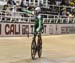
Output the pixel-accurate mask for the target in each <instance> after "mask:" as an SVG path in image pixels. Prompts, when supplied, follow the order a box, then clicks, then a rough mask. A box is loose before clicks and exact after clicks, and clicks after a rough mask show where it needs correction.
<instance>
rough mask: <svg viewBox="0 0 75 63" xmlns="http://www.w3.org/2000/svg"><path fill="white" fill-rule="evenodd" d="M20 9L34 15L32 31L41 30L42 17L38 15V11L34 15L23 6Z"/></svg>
mask: <svg viewBox="0 0 75 63" xmlns="http://www.w3.org/2000/svg"><path fill="white" fill-rule="evenodd" d="M22 11H23V12H25V13H27V14H32V15H34V16H35V25H34V32H42V29H43V18H42V16H41V15H40V13H38V14H37V15H35V14H34V12H33V11H30V10H27V9H25V8H23V9H22Z"/></svg>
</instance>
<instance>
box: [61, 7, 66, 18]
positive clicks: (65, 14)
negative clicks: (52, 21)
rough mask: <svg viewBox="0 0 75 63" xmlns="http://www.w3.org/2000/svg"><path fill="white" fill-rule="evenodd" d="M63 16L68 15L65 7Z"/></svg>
mask: <svg viewBox="0 0 75 63" xmlns="http://www.w3.org/2000/svg"><path fill="white" fill-rule="evenodd" d="M62 16H63V17H66V16H67V11H66V8H63V9H62Z"/></svg>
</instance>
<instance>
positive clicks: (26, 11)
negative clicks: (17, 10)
mask: <svg viewBox="0 0 75 63" xmlns="http://www.w3.org/2000/svg"><path fill="white" fill-rule="evenodd" d="M21 10H22V12H25V13H28V14H32V15H33V11H30V10H27V9H25V8H22V9H21Z"/></svg>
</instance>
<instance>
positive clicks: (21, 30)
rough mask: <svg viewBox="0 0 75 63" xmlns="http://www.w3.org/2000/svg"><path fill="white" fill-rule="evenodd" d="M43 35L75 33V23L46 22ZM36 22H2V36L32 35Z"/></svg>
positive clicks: (0, 33) (0, 25)
mask: <svg viewBox="0 0 75 63" xmlns="http://www.w3.org/2000/svg"><path fill="white" fill-rule="evenodd" d="M43 27H44V29H43V33H42V35H51V34H72V33H75V24H44V26H43ZM33 29H34V24H30V23H28V24H27V23H0V36H1V37H5V36H6V37H10V36H12V37H15V36H18V37H21V36H27V35H28V34H29V35H32V33H33Z"/></svg>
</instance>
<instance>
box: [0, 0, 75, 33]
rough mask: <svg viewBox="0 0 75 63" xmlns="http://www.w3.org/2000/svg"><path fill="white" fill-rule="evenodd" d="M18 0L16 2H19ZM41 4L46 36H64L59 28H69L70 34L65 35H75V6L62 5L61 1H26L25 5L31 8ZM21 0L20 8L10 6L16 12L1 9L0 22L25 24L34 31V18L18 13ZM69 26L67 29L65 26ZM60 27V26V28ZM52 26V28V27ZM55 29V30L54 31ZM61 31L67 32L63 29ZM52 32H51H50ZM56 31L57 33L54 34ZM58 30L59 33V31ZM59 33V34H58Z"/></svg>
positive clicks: (3, 0)
mask: <svg viewBox="0 0 75 63" xmlns="http://www.w3.org/2000/svg"><path fill="white" fill-rule="evenodd" d="M1 1H2V2H7V0H1ZM17 1H18V0H15V2H17ZM40 2H41V4H43V5H42V7H41V9H42V13H41V15H42V16H43V23H44V24H45V25H44V30H45V32H44V34H62V33H63V32H62V31H61V32H60V31H59V27H61V28H66V29H67V27H69V28H68V29H69V31H70V32H66V31H65V32H64V33H75V29H74V28H75V25H74V24H75V14H74V13H75V11H74V8H75V7H74V6H70V5H68V6H67V5H61V3H62V2H61V1H59V0H58V1H56V2H55V3H52V1H48V0H41V1H40V0H25V4H28V5H29V6H34V7H36V6H39V5H40ZM20 3H21V0H19V6H16V5H15V6H14V8H13V6H11V7H10V6H9V7H8V9H10V8H13V9H14V11H10V10H8V9H7V10H2V9H0V22H1V23H25V24H28V25H29V29H32V27H33V25H34V22H35V20H34V16H25V13H24V12H21V11H17V9H18V8H21V7H20ZM66 24H67V27H66V26H65V25H66ZM59 25H60V26H59ZM62 25H63V26H64V27H63V26H62ZM50 26H51V27H50ZM47 27H48V28H49V30H46V29H45V28H47ZM53 28H54V29H53ZM61 28H60V30H65V29H61ZM50 30H51V31H50ZM52 30H54V31H55V32H53V31H52ZM57 30H58V31H57ZM72 30H73V31H72ZM57 32H58V33H57Z"/></svg>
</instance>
